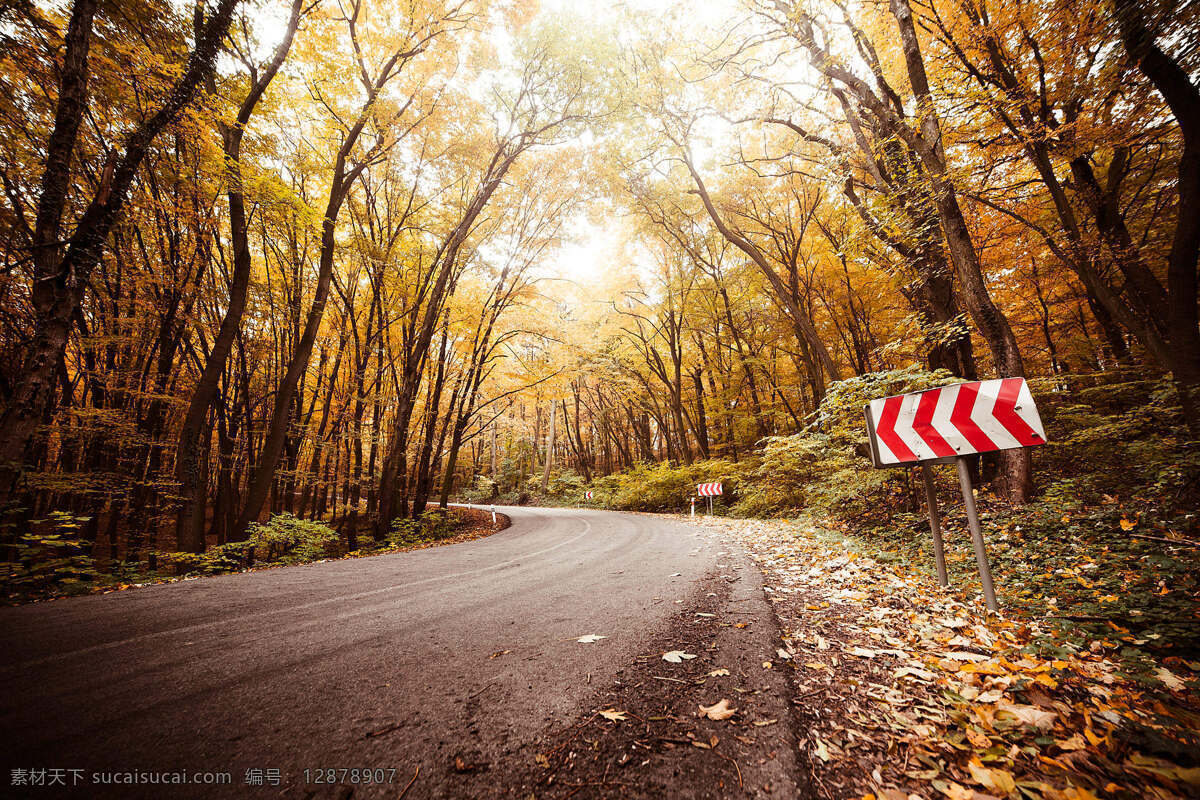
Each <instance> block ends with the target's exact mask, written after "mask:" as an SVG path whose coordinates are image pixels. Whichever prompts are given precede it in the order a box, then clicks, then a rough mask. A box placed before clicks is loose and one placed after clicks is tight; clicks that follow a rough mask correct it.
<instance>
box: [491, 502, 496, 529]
mask: <svg viewBox="0 0 1200 800" xmlns="http://www.w3.org/2000/svg"><path fill="white" fill-rule="evenodd" d="M492 524H493V525H495V524H496V507H495V506H492Z"/></svg>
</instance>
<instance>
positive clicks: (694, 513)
mask: <svg viewBox="0 0 1200 800" xmlns="http://www.w3.org/2000/svg"><path fill="white" fill-rule="evenodd" d="M691 501H692V516H693V517H694V516H696V498H694V497H693V498H691Z"/></svg>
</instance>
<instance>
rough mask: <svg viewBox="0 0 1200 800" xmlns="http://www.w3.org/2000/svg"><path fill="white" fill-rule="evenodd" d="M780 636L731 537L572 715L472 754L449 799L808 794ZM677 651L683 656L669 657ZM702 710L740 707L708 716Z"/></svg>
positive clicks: (759, 587)
mask: <svg viewBox="0 0 1200 800" xmlns="http://www.w3.org/2000/svg"><path fill="white" fill-rule="evenodd" d="M660 601H661V602H672V599H671V598H669V597H663V598H660ZM779 638H780V635H779V628H778V625H777V623H776V620H775V616H774V612H773V611H772V609H771V607H770V605H769V604H768V603H767V601H766V598H765V596H764V594H763V589H762V583H761V576H760V574H759V572H758V570H757V569H756V568H755V567H754V566H753V565H752V563H751V562H750V560H749V558H748V557H747V556H746V555H745V554H744V553H743V551H742V550H741V548H740V546H738V545H736V544H735V543H730V544H729V545H728V546H726V547H723V551H722V552H721V553H720V555H719V557H718V559H717V565H716V569H715V570H714V571H712V572H711V573H710V574H709V575H707V576H706V578H705V579H704V580H702V581H699V582H697V583H696V584H694V585H693V587H692V589H691V592H690V594H689V595H688V596H687V597H686V598H685V599H683V600H682V601H681V602H679V603H678V610H677V611H676V612H675V613H674V614H673V615H671V616H670V617H669V619H668V620H667V622H666V623H665V624H664V625H662V626H661V627H660V628H659V629H658V630H656V631H654V632H652V634H651V635H650V636H649V637H648V638H647V641H646V644H645V646H644V648H642V650H641V654H640V655H638V656H637V657H635V659H634V660H633V661H632V662H631V663H628V664H627V665H626V666H624V667H623V668H622V669H620V670H618V672H617V680H616V681H614V682H613V684H612V685H610V686H604V687H598V688H597V690H596V691H595V692H593V693H592V694H591V695H590V697H589V699H588V700H587V701H585V703H583V704H582V706H581V709H580V712H579V713H578V714H577V717H576V718H575V719H572V720H565V721H563V720H560V721H556V722H555V723H554V724H552V725H550V726H548V727H547V729H546V730H545V731H544V733H543V734H542V735H541V736H540V737H538V738H537V739H536V740H535V741H534V742H533V743H531V744H530V745H528V746H526V747H524V748H522V749H521V750H519V751H517V752H514V753H512V754H510V755H509V756H507V757H506V758H505V759H503V760H502V761H501V762H500V763H496V764H489V765H486V767H485V766H484V765H479V766H476V765H474V764H473V763H472V762H471V758H470V754H464V755H465V757H462V763H461V764H460V765H459V767H460V771H459V774H458V780H457V781H456V783H455V785H452V786H449V787H447V789H448V790H449V794H447V796H474V797H482V796H492V797H500V796H506V797H530V796H533V797H539V798H540V797H546V798H565V797H573V798H579V797H616V796H620V797H631V798H640V797H644V798H651V797H653V798H661V797H672V798H726V797H755V798H796V797H805V796H807V795H808V794H809V792H808V790H807V784H806V783H805V782H804V780H803V777H802V776H801V773H800V771H799V770H798V767H797V760H796V752H797V750H796V741H797V740H796V735H795V729H794V718H793V716H792V711H791V707H790V704H789V702H788V698H789V697H790V689H789V687H788V681H787V676H786V674H785V672H784V670H782V669H780V658H779V655H778V652H777V649H778V645H777V643H778V641H779ZM672 652H677V653H678V654H679V655H678V656H675V657H677V658H678V659H679V660H678V662H674V661H670V660H665V659H664V657H663V656H664V655H666V654H670V653H672ZM581 677H583V676H581ZM584 679H585V680H586V679H587V678H586V677H585V678H584ZM722 701H725V702H726V705H725V706H721V705H720V704H721V703H722ZM701 706H705V707H709V708H711V707H713V706H717V707H718V708H717V710H715V711H714V712H713V714H712V716H716V717H722V716H724V714H723V713H722V711H721V709H722V708H732V709H736V711H735V713H733V714H732V716H729V717H728V718H724V719H711V718H710V717H709V715H702V714H701Z"/></svg>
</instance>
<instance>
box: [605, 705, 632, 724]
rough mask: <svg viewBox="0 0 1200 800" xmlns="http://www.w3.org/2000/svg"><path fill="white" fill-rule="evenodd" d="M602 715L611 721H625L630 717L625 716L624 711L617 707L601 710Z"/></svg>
mask: <svg viewBox="0 0 1200 800" xmlns="http://www.w3.org/2000/svg"><path fill="white" fill-rule="evenodd" d="M600 716H602V717H604V718H605V719H606V720H608V721H610V722H624V721H625V720H626V719H628V717H626V716H625V712H624V711H617V710H616V709H615V708H608V709H605V710H604V711H601V712H600Z"/></svg>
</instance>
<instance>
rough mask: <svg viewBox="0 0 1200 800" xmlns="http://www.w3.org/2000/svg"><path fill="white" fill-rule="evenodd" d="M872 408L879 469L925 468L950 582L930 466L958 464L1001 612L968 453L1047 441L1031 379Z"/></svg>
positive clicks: (992, 605)
mask: <svg viewBox="0 0 1200 800" xmlns="http://www.w3.org/2000/svg"><path fill="white" fill-rule="evenodd" d="M864 411H865V412H866V417H867V441H868V442H869V443H870V445H871V462H872V463H873V464H874V465H875V467H877V468H883V467H911V466H920V467H921V477H922V479H923V481H924V483H925V502H926V503H927V504H928V505H929V530H930V532H931V533H932V534H933V557H934V561H935V562H936V564H937V577H938V583H940V584H941V585H942V586H948V585H949V583H950V581H949V577H948V575H947V573H946V553H945V548H944V546H943V542H942V523H941V518H940V517H939V515H938V507H937V495H936V492H935V490H934V485H933V471H932V470H931V469H930V465H931V464H946V463H949V462H950V461H954V462H955V466H956V468H957V470H958V482H959V485H960V486H961V487H962V493H963V506H964V509H965V510H966V513H967V527H968V528H969V529H970V532H971V547H972V549H974V551H975V562H976V564H977V565H978V567H979V582H980V583H981V584H982V586H983V599H984V602H985V603H986V604H987V607H988V610H989V611H996V610H997V609H998V604H997V603H996V589H995V587H994V586H993V584H992V571H991V568H990V567H989V566H988V559H987V549H986V545H985V543H984V539H983V528H982V527H981V526H980V524H979V509H978V508H977V507H976V505H975V495H974V492H973V490H972V487H971V474H970V472H969V471H968V469H967V462H966V459H965V458H964V456H967V455H971V454H974V453H990V452H993V451H996V450H1010V449H1014V448H1018V447H1033V446H1035V445H1039V444H1045V442H1046V431H1045V429H1044V428H1043V427H1042V420H1041V417H1039V416H1038V412H1037V407H1036V406H1034V404H1033V396H1032V395H1031V394H1030V393H1029V386H1028V385H1027V384H1026V383H1025V379H1024V378H999V379H997V380H991V381H971V382H967V383H957V384H952V385H950V386H942V387H939V388H937V389H927V390H926V391H923V392H913V393H911V394H899V395H893V396H892V397H883V398H879V399H876V400H872V401H871V402H870V403H869V404H868V405H867V407H866V408H865V409H864Z"/></svg>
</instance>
